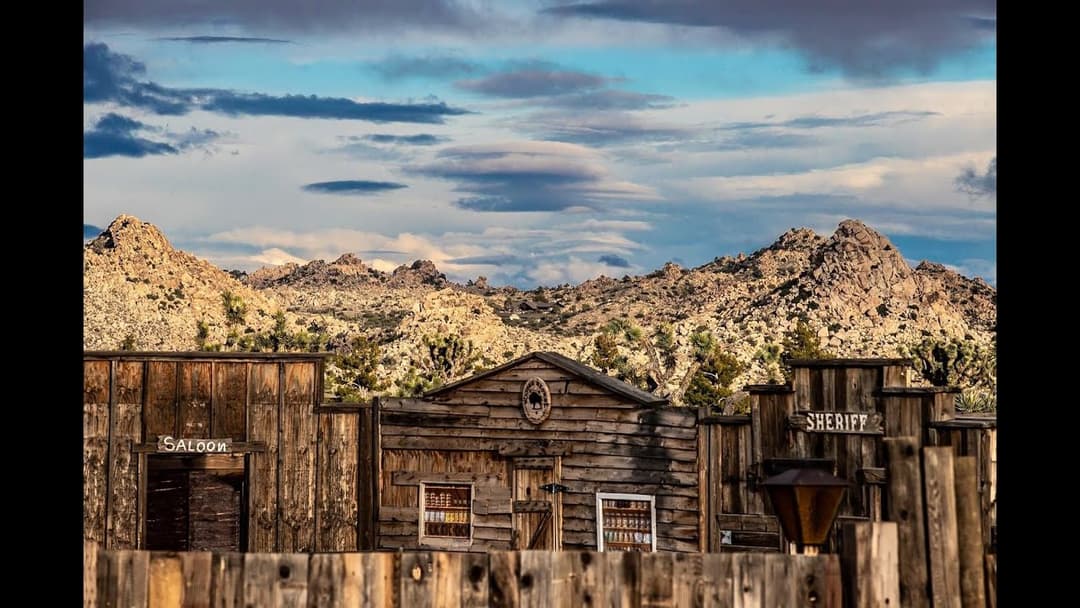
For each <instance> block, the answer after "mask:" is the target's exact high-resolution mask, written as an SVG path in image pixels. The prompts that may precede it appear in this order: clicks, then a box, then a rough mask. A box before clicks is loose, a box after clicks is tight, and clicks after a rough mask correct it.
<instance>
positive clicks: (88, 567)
mask: <svg viewBox="0 0 1080 608" xmlns="http://www.w3.org/2000/svg"><path fill="white" fill-rule="evenodd" d="M97 558H98V545H97V543H96V542H94V541H92V540H87V541H83V608H97V568H98V564H97V561H98V559H97Z"/></svg>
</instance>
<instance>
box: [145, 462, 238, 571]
mask: <svg viewBox="0 0 1080 608" xmlns="http://www.w3.org/2000/svg"><path fill="white" fill-rule="evenodd" d="M246 522H247V459H246V458H245V456H244V455H243V454H214V455H206V456H173V455H168V456H165V455H157V454H155V455H150V456H148V457H147V478H146V536H145V538H146V543H145V547H144V548H145V549H148V550H157V551H244V550H245V549H246V548H247V525H246Z"/></svg>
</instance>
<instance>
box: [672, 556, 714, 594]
mask: <svg viewBox="0 0 1080 608" xmlns="http://www.w3.org/2000/svg"><path fill="white" fill-rule="evenodd" d="M702 558H703V556H702V554H700V553H675V554H673V555H672V560H671V597H672V603H673V605H674V606H676V607H680V608H681V607H683V606H693V607H700V606H704V605H705V593H706V592H705V586H704V584H703V579H704V576H703V574H702V571H701V569H702Z"/></svg>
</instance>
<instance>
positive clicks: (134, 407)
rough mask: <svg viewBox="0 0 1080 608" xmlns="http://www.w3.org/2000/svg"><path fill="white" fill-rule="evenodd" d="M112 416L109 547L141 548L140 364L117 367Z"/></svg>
mask: <svg viewBox="0 0 1080 608" xmlns="http://www.w3.org/2000/svg"><path fill="white" fill-rule="evenodd" d="M114 387H115V388H114V390H113V395H112V398H113V404H112V407H111V412H110V415H109V418H110V421H111V426H112V429H111V431H110V439H109V443H110V445H109V498H108V536H107V541H108V542H107V544H106V547H107V548H111V549H137V548H138V547H139V474H140V471H139V460H140V459H139V457H138V456H136V455H134V454H132V452H131V446H132V445H133V444H136V443H139V442H140V441H141V440H142V393H143V391H142V389H143V369H142V363H139V362H119V363H117V364H116V369H115V379H114Z"/></svg>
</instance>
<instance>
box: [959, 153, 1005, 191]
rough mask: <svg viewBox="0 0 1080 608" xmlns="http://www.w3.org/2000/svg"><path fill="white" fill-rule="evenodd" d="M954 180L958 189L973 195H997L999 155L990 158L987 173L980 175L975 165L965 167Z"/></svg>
mask: <svg viewBox="0 0 1080 608" xmlns="http://www.w3.org/2000/svg"><path fill="white" fill-rule="evenodd" d="M954 182H955V183H956V189H957V190H959V191H960V192H963V193H965V194H967V195H969V196H972V197H978V196H997V156H995V157H994V158H992V159H990V164H989V165H987V167H986V173H984V174H982V175H979V173H978V171H976V170H975V167H965V168H964V170H963V171H962V172H961V173H960V175H958V176H956V179H955V180H954Z"/></svg>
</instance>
